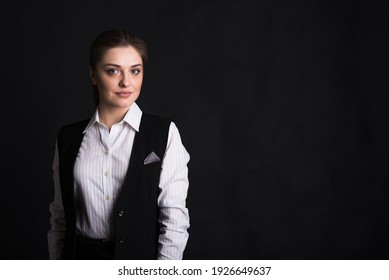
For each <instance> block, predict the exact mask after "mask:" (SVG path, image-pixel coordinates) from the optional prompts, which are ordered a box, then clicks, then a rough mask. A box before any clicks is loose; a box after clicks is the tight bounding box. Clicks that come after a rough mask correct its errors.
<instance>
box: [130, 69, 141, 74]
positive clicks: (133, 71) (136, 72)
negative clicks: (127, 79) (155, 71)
mask: <svg viewBox="0 0 389 280" xmlns="http://www.w3.org/2000/svg"><path fill="white" fill-rule="evenodd" d="M131 73H132V74H134V75H138V74H139V73H140V70H139V69H132V70H131Z"/></svg>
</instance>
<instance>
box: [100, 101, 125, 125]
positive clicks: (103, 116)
mask: <svg viewBox="0 0 389 280" xmlns="http://www.w3.org/2000/svg"><path fill="white" fill-rule="evenodd" d="M98 109H99V119H100V122H101V123H103V124H104V125H105V126H106V127H107V128H108V129H109V130H111V127H112V125H113V124H115V123H118V122H120V121H121V120H122V119H123V118H124V116H125V115H126V113H127V112H128V110H129V108H117V107H107V106H102V105H101V104H100V105H99V108H98Z"/></svg>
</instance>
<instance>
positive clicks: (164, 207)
mask: <svg viewBox="0 0 389 280" xmlns="http://www.w3.org/2000/svg"><path fill="white" fill-rule="evenodd" d="M189 159H190V157H189V154H188V152H187V151H186V149H185V148H184V146H183V145H182V142H181V137H180V134H179V132H178V129H177V127H176V125H175V124H174V123H173V122H172V123H171V124H170V128H169V136H168V142H167V146H166V152H165V156H164V158H163V161H162V171H161V177H160V184H159V188H160V194H159V197H158V206H159V209H160V214H159V219H158V221H159V224H160V235H159V248H158V259H176V260H179V259H182V256H183V253H184V250H185V246H186V243H187V241H188V236H189V234H188V231H187V229H188V228H189V214H188V209H187V208H186V202H185V201H186V196H187V193H188V186H189V180H188V167H187V164H188V162H189Z"/></svg>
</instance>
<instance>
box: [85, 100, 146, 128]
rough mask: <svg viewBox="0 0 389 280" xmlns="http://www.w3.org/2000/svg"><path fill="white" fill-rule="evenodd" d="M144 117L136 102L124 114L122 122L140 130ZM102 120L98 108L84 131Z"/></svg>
mask: <svg viewBox="0 0 389 280" xmlns="http://www.w3.org/2000/svg"><path fill="white" fill-rule="evenodd" d="M141 118H142V110H141V109H140V108H139V106H138V105H137V104H136V103H135V102H134V103H132V105H131V107H130V109H129V110H128V111H127V113H126V115H125V116H124V118H123V120H122V122H126V123H127V124H129V125H130V126H131V127H132V128H133V129H135V130H136V131H137V132H139V126H140V120H141ZM99 121H100V118H99V110H98V108H96V111H95V113H94V114H93V116H92V117H91V119H90V121H89V123H88V125H87V126H86V128H85V129H84V132H83V133H85V132H87V131H88V130H89V129H90V128H91V127H92V126H93V125H94V124H95V123H98V122H99Z"/></svg>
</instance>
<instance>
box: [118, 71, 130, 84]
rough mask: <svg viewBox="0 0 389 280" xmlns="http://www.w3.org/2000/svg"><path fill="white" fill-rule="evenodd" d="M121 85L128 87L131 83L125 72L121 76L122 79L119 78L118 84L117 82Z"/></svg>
mask: <svg viewBox="0 0 389 280" xmlns="http://www.w3.org/2000/svg"><path fill="white" fill-rule="evenodd" d="M119 85H120V86H121V87H129V86H130V85H131V83H130V78H129V77H128V75H127V74H124V75H123V76H122V79H121V80H120V84H119Z"/></svg>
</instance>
